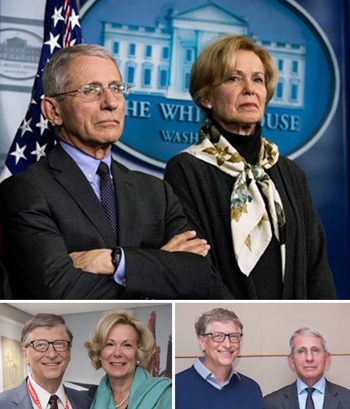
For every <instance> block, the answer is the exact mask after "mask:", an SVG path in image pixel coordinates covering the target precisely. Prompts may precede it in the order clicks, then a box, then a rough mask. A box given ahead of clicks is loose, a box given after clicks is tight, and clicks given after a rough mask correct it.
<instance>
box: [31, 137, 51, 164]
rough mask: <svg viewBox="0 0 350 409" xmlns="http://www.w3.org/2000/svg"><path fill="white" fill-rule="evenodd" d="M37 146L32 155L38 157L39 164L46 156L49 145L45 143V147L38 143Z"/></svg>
mask: <svg viewBox="0 0 350 409" xmlns="http://www.w3.org/2000/svg"><path fill="white" fill-rule="evenodd" d="M35 145H36V149H35V150H34V151H32V152H30V153H31V154H32V155H36V161H37V162H38V161H39V159H40V158H42V157H44V156H46V153H45V149H46V145H47V143H45V145H43V146H40V144H39V142H38V141H36V142H35Z"/></svg>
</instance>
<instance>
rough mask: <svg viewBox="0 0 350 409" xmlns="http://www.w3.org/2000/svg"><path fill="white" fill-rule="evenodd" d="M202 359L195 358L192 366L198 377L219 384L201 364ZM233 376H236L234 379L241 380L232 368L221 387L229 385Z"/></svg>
mask: <svg viewBox="0 0 350 409" xmlns="http://www.w3.org/2000/svg"><path fill="white" fill-rule="evenodd" d="M203 361H204V358H203V357H200V358H197V361H196V362H195V364H194V369H195V370H196V371H197V372H198V373H199V375H200V376H201V377H202V378H203V379H205V380H208V379H210V378H214V379H215V380H216V382H218V383H219V381H218V380H217V378H216V376H215V374H214V373H213V372H211V371H210V370H209V369H208V368H207V367H206V366H205V365H204V364H203ZM233 375H236V377H237V378H238V380H241V378H240V376H239V374H238V373H237V372H236V371H235V370H234V369H233V367H232V368H231V371H230V374H229V376H228V378H227V379H226V380H225V382H224V383H223V385H222V386H225V385H227V384H228V383H230V381H231V378H232V376H233Z"/></svg>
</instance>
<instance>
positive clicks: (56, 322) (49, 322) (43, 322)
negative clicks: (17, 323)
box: [21, 314, 73, 348]
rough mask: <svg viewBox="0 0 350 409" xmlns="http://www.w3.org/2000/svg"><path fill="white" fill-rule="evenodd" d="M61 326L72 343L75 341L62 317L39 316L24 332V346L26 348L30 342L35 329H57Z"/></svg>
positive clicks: (51, 315)
mask: <svg viewBox="0 0 350 409" xmlns="http://www.w3.org/2000/svg"><path fill="white" fill-rule="evenodd" d="M56 326H61V327H62V329H63V330H64V332H65V333H66V335H67V337H68V339H69V341H70V342H72V340H73V334H72V333H71V331H70V329H69V328H68V327H67V325H66V321H65V320H64V318H63V317H61V316H60V315H55V314H37V315H35V316H34V317H33V318H32V319H31V320H29V321H28V322H27V323H26V324H25V326H24V328H23V330H22V336H21V342H22V346H23V347H24V348H25V347H26V346H27V345H28V343H29V342H30V341H29V340H30V337H31V333H32V331H33V330H34V329H35V328H38V327H49V328H52V327H56Z"/></svg>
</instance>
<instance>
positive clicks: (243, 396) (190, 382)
mask: <svg viewBox="0 0 350 409" xmlns="http://www.w3.org/2000/svg"><path fill="white" fill-rule="evenodd" d="M239 376H240V378H241V380H239V379H238V377H237V376H235V375H233V376H232V378H231V381H230V383H229V384H228V385H226V386H225V387H224V388H223V389H221V390H219V389H216V388H214V386H212V385H210V383H208V382H207V381H206V380H205V379H203V378H202V377H201V376H200V375H199V374H198V372H197V371H196V370H195V369H194V367H193V366H192V367H191V368H189V369H186V370H185V371H183V372H180V373H179V374H178V375H176V377H175V408H176V409H197V408H198V409H214V408H227V409H263V408H264V402H263V398H262V394H261V390H260V388H259V385H258V384H257V383H256V382H255V381H253V380H252V379H250V378H248V377H246V376H244V375H242V374H239Z"/></svg>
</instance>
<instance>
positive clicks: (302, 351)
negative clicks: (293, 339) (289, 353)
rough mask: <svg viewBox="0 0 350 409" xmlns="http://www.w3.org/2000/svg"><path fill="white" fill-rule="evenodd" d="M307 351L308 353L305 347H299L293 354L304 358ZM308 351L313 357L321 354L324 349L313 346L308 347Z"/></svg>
mask: <svg viewBox="0 0 350 409" xmlns="http://www.w3.org/2000/svg"><path fill="white" fill-rule="evenodd" d="M307 353H308V351H307V349H306V348H300V349H298V350H297V351H295V354H296V355H297V356H301V357H303V358H305V356H306V355H307ZM310 353H311V355H312V356H313V357H317V356H319V355H321V354H323V353H324V350H323V349H321V348H317V347H314V348H311V349H310Z"/></svg>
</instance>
